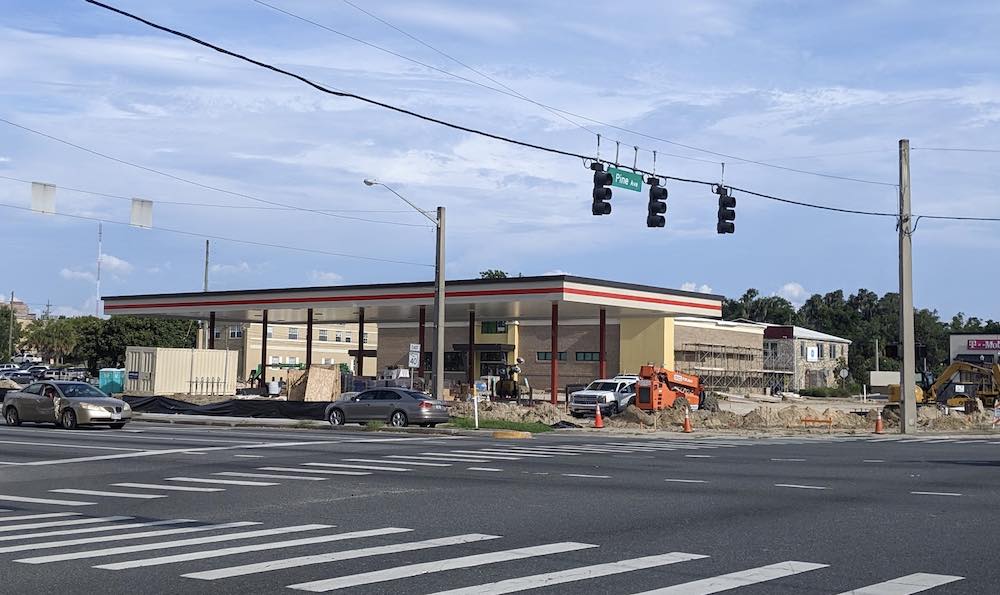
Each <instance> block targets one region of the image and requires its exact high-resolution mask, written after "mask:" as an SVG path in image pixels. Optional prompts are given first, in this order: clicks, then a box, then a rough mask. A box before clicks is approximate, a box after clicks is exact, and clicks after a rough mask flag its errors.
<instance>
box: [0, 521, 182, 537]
mask: <svg viewBox="0 0 1000 595" xmlns="http://www.w3.org/2000/svg"><path fill="white" fill-rule="evenodd" d="M111 518H123V519H130V518H132V517H111ZM193 522H195V521H192V520H188V519H181V520H169V521H156V522H149V523H124V524H119V525H101V526H100V527H84V528H82V529H61V530H59V531H45V532H44V533H28V534H26V535H4V536H2V537H0V541H19V540H22V539H38V538H39V537H56V536H59V535H79V534H81V533H106V532H108V531H121V530H123V529H138V528H139V527H153V526H159V525H177V524H180V523H193Z"/></svg>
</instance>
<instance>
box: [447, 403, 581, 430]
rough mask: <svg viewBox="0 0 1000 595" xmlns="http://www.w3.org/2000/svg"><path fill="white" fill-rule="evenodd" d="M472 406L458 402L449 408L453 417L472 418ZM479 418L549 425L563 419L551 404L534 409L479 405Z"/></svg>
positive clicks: (500, 404)
mask: <svg viewBox="0 0 1000 595" xmlns="http://www.w3.org/2000/svg"><path fill="white" fill-rule="evenodd" d="M473 414H474V412H473V404H472V403H469V402H466V401H459V402H457V403H454V404H453V405H452V406H451V415H453V416H455V417H472V416H473ZM479 417H480V418H482V419H495V420H502V421H517V422H538V423H543V424H546V425H551V424H554V423H556V422H557V421H559V420H561V419H562V418H563V415H562V410H560V409H559V408H557V407H556V406H555V405H552V404H551V403H539V404H537V405H535V406H534V407H525V406H522V405H517V404H514V403H493V402H485V403H479Z"/></svg>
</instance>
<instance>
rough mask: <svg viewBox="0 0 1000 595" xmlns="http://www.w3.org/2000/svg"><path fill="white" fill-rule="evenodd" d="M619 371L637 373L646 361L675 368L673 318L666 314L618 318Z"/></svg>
mask: <svg viewBox="0 0 1000 595" xmlns="http://www.w3.org/2000/svg"><path fill="white" fill-rule="evenodd" d="M619 332H620V357H619V368H618V369H619V370H621V373H622V374H638V373H639V367H640V366H644V365H646V364H653V365H656V366H663V367H665V368H668V369H671V370H672V369H674V320H673V318H668V317H665V316H657V317H652V318H623V319H621V320H620V321H619Z"/></svg>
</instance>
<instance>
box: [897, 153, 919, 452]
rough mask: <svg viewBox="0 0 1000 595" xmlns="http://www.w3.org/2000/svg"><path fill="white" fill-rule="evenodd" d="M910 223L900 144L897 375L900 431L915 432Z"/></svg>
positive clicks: (906, 164)
mask: <svg viewBox="0 0 1000 595" xmlns="http://www.w3.org/2000/svg"><path fill="white" fill-rule="evenodd" d="M912 233H913V227H912V221H911V219H910V141H909V140H907V139H901V140H900V141H899V342H900V348H901V349H902V350H903V369H902V370H901V371H900V374H899V387H900V388H899V390H900V397H901V398H900V418H899V431H900V433H902V434H908V433H911V432H913V431H915V430H916V427H917V426H916V420H917V397H916V390H915V387H914V385H913V376H914V374H915V372H916V357H915V356H916V354H915V353H914V345H913V343H914V339H913V255H912V249H913V243H912Z"/></svg>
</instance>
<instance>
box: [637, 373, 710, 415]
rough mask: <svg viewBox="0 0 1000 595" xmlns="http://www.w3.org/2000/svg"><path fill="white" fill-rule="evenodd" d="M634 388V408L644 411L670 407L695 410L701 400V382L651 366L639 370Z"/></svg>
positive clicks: (690, 376)
mask: <svg viewBox="0 0 1000 595" xmlns="http://www.w3.org/2000/svg"><path fill="white" fill-rule="evenodd" d="M635 387H636V394H635V406H636V407H638V408H639V409H643V410H646V411H658V410H660V409H667V408H670V407H674V408H677V409H695V408H697V407H698V404H699V402H700V400H701V381H700V380H699V379H698V377H697V376H693V375H691V374H682V373H680V372H674V371H673V370H667V369H666V368H659V367H657V366H652V365H649V366H642V367H641V368H639V380H638V381H637V382H636V383H635Z"/></svg>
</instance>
